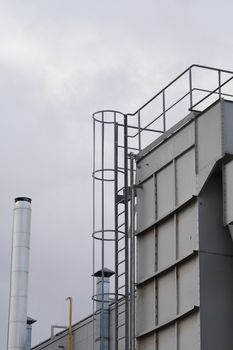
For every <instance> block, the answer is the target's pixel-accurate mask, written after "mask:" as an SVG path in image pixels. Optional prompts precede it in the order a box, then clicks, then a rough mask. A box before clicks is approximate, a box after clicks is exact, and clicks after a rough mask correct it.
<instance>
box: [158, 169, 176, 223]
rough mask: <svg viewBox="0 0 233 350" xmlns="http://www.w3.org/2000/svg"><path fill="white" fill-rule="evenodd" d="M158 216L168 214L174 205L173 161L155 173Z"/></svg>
mask: <svg viewBox="0 0 233 350" xmlns="http://www.w3.org/2000/svg"><path fill="white" fill-rule="evenodd" d="M156 178H157V206H158V209H157V213H158V218H160V217H162V216H163V215H165V214H168V213H169V212H170V211H171V210H172V209H174V207H175V180H174V179H175V177H174V165H173V163H171V164H169V165H168V166H166V168H164V169H162V170H161V171H159V172H158V173H157V176H156Z"/></svg>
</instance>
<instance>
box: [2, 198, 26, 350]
mask: <svg viewBox="0 0 233 350" xmlns="http://www.w3.org/2000/svg"><path fill="white" fill-rule="evenodd" d="M30 231H31V199H30V198H27V197H18V198H16V199H15V207H14V220H13V234H12V255H11V282H10V305H9V320H8V339H7V349H8V350H25V349H26V339H27V335H26V327H27V297H28V274H29V251H30Z"/></svg>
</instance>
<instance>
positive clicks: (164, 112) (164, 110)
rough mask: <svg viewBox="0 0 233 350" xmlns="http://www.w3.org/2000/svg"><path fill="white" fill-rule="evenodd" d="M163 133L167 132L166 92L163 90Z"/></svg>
mask: <svg viewBox="0 0 233 350" xmlns="http://www.w3.org/2000/svg"><path fill="white" fill-rule="evenodd" d="M163 131H164V132H165V131H166V107H165V90H163Z"/></svg>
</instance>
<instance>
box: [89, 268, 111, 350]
mask: <svg viewBox="0 0 233 350" xmlns="http://www.w3.org/2000/svg"><path fill="white" fill-rule="evenodd" d="M112 275H114V272H113V271H112V270H109V269H107V268H106V267H105V268H104V269H103V271H102V270H99V271H97V272H95V273H94V276H95V277H97V283H96V301H97V303H96V327H95V328H96V335H95V344H96V345H95V350H108V349H109V304H110V295H111V294H110V277H111V276H112Z"/></svg>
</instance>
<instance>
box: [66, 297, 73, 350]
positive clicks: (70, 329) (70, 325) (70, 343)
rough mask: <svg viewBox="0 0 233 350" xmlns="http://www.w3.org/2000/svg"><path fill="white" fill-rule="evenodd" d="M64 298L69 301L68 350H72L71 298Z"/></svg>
mask: <svg viewBox="0 0 233 350" xmlns="http://www.w3.org/2000/svg"><path fill="white" fill-rule="evenodd" d="M66 300H69V302H70V308H69V350H72V308H73V305H72V298H71V297H68V298H66Z"/></svg>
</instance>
